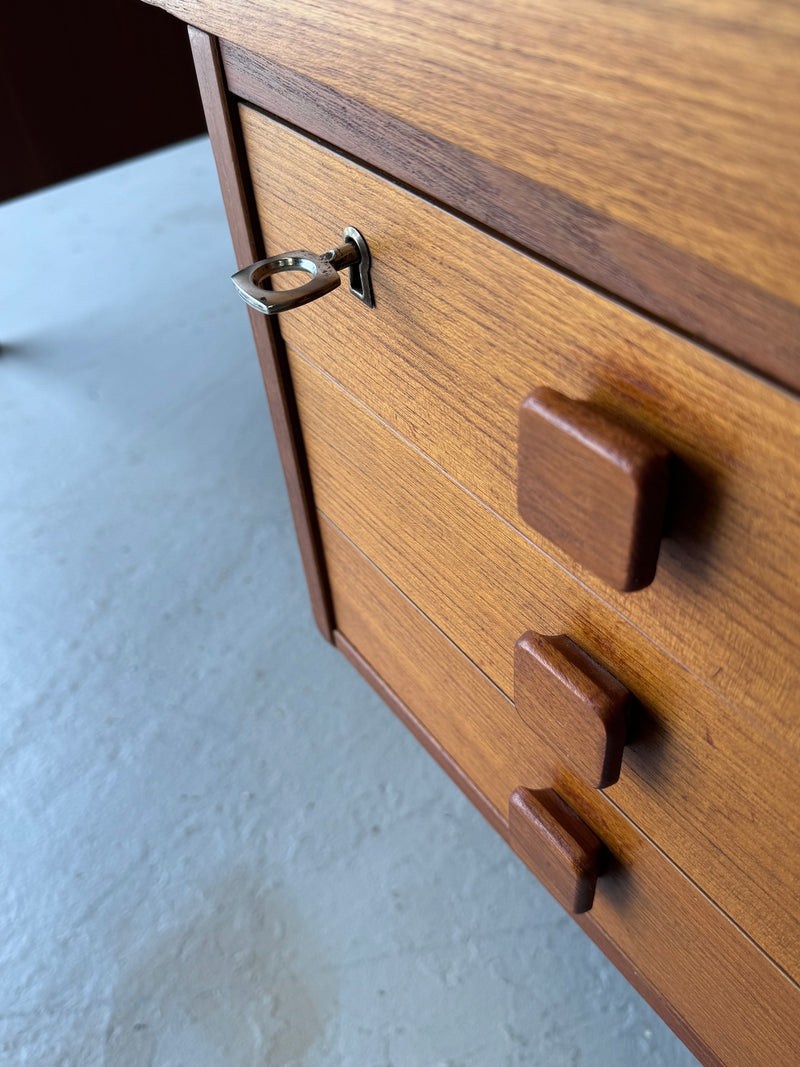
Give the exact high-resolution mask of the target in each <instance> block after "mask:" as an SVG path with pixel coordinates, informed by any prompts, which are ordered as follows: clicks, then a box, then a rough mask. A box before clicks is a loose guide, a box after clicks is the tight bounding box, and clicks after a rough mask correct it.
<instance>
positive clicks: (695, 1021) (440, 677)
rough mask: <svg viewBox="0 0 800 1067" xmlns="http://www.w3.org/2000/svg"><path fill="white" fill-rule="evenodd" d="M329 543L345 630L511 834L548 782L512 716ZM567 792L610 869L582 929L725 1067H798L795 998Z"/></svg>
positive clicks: (349, 550) (682, 886) (730, 928)
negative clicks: (512, 801) (515, 806)
mask: <svg viewBox="0 0 800 1067" xmlns="http://www.w3.org/2000/svg"><path fill="white" fill-rule="evenodd" d="M322 533H323V540H324V545H325V555H326V560H327V564H328V572H329V575H330V578H331V584H332V588H333V598H334V607H335V612H336V619H337V626H338V627H339V628H340V630H341V632H342V633H343V634H344V636H345V637H346V638H348V640H349V641H350V642H351V643H352V644H353V645H354V646H355V648H356V650H357V651H358V652H359V653H360V654H361V655H362V656H363V657H364V658H365V659H366V660H367V662H368V663H369V664H370V665H371V666H372V667H373V668H374V669H375V670H377V671H378V673H379V674H380V675H381V677H382V678H383V679H384V680H385V682H386V683H387V684H388V686H389V687H390V688H391V689H392V690H393V691H394V692H395V694H396V695H397V696H398V697H399V698H400V700H401V701H402V702H403V703H404V704H406V705H407V707H408V708H410V710H411V711H412V712H413V713H414V715H415V716H416V717H417V718H418V719H419V721H420V722H421V723H422V726H423V727H424V728H425V729H426V730H427V731H428V732H429V734H430V735H432V738H433V740H434V742H436V743H438V744H439V745H441V746H442V747H443V748H444V749H445V750H446V751H447V752H448V753H449V754H450V755H451V757H452V758H453V759H454V760H455V762H456V764H457V765H458V766H459V768H460V769H461V770H462V771H463V772H464V773H465V774H466V775H467V776H468V778H469V779H470V781H471V782H472V783H474V785H475V786H476V787H477V788H478V789H479V790H480V791H482V793H483V795H484V798H485V801H486V805H488V808H489V811H488V812H487V814H488V815H489V817H490V818H491V821H492V823H493V824H494V825H495V826H496V827H497V828H499V829H500V831H501V833H502V832H504V831H505V829H506V827H505V813H506V812H507V809H508V799H509V796H510V794H511V793H512V792H513V791H514V790H515V789H517V787H519V786H520V785H522V786H525V785H527V784H529V783H531V782H533V783H536V782H538V781H539V780H540V779H541V777H542V775H545V776H546V775H547V774H548V771H549V769H548V767H547V766H546V765H541V764H540V762H539V756H538V753H537V751H536V749H535V748H534V747H532V746H531V744H530V740H529V737H528V736H526V733H525V730H524V729H523V728H521V724H520V721H519V719H518V717H517V715H516V713H515V711H514V707H513V705H512V704H511V702H510V701H509V700H508V699H507V698H506V697H505V696H504V695H503V694H502V693H501V692H500V690H498V688H497V687H496V686H495V685H494V684H492V682H490V681H489V680H488V679H487V678H486V677H485V676H484V675H483V674H481V673H480V672H479V671H478V670H477V669H476V668H475V667H474V666H473V664H472V663H470V661H469V660H468V659H467V658H466V657H465V656H464V655H463V653H462V652H460V651H459V650H458V649H457V648H456V646H455V645H454V644H453V643H452V642H450V641H449V640H447V638H446V637H445V636H444V635H443V634H442V633H441V631H439V630H437V629H436V627H434V626H433V625H432V624H431V623H430V622H429V621H428V620H427V619H426V618H425V617H424V616H423V615H422V614H421V613H420V612H419V611H418V609H417V608H415V607H414V605H413V604H412V603H411V602H410V601H409V600H408V599H407V598H406V597H405V596H403V595H402V594H401V593H400V592H399V591H398V590H397V588H396V587H395V586H393V585H392V584H391V583H390V582H389V581H388V580H387V579H386V578H385V577H384V576H383V575H382V574H380V572H379V571H377V570H376V568H375V567H374V566H373V565H372V564H371V563H370V562H369V561H368V560H367V559H366V557H365V556H364V555H363V554H362V553H360V552H359V551H358V550H357V549H356V548H355V547H354V546H353V545H352V544H351V543H350V542H349V541H347V540H346V539H345V538H344V537H343V536H342V535H341V533H339V532H338V530H336V529H335V528H334V527H333V526H332V525H331V524H330V523H329V522H327V521H326V520H325V519H323V520H322ZM573 787H574V788H573ZM559 791H560V792H561V794H562V796H564V797H565V799H567V800H568V801H569V803H570V804H571V805H572V807H573V808H574V809H575V810H576V811H577V812H578V813H579V814H580V816H581V817H582V818H583V820H584V821H585V822H587V823H588V824H589V825H590V826H591V827H592V829H593V830H594V831H595V832H596V833H597V834H598V835H599V836H600V837H601V839H602V840H603V842H604V843H605V844H606V845H607V846H608V848H609V849H610V851H611V853H612V856H613V858H614V861H613V863H611V864H610V865H609V868H608V870H607V873H606V874H605V875H601V877H600V878H599V879H598V882H597V890H596V894H595V898H594V903H593V905H592V908H591V911H589V912H588V913H587V914H586V915H583V916H579V917H578V921H579V922H580V924H581V925H582V926H583V927H584V929H586V930H587V932H589V933H590V934H592V933H593V932H594V931H595V929H596V928H597V927H599V928H600V929H601V930H602V931H603V932H604V933H605V934H606V935H608V936H609V937H611V938H612V939H613V941H614V942H615V943H616V945H617V947H618V948H619V949H620V950H621V951H622V952H623V953H624V954H625V955H626V956H627V957H628V959H629V961H630V963H631V964H632V965H633V967H634V968H635V969H636V970H637V971H638V972H639V973H640V974H641V975H643V976H644V978H645V979H646V980H647V981H648V982H649V983H650V984H651V985H652V986H653V987H654V988H655V989H656V990H658V992H659V993H660V995H661V996H662V997H666V998H667V999H668V1000H669V1001H670V1002H671V1003H672V1006H673V1008H674V1010H675V1011H676V1012H677V1014H678V1016H679V1017H681V1018H682V1019H683V1020H684V1021H685V1022H686V1023H687V1024H688V1025H689V1026H690V1027H691V1028H692V1029H694V1030H695V1032H696V1033H697V1034H698V1036H699V1037H700V1038H701V1039H702V1040H703V1041H705V1042H706V1043H707V1044H708V1045H709V1046H710V1047H713V1048H714V1049H715V1051H716V1052H717V1054H718V1055H719V1056H720V1059H721V1061H722V1062H724V1063H726V1064H728V1065H729V1067H733V1065H735V1064H741V1065H742V1067H756V1065H764V1067H773V1065H774V1064H783V1063H786V1064H788V1063H791V1062H794V1057H795V1053H796V1049H797V1048H798V1042H799V1041H800V1028H799V1027H800V991H799V990H798V989H797V987H796V986H795V985H794V984H793V983H791V982H790V981H789V980H788V979H787V978H786V977H785V976H784V975H783V974H782V973H781V972H780V971H779V970H778V968H776V967H775V966H774V964H773V963H771V962H770V961H769V960H768V959H767V957H766V956H765V955H764V954H763V953H762V952H761V951H759V949H757V948H756V947H755V945H753V943H752V942H751V941H750V940H748V939H747V938H745V937H744V936H743V935H742V933H741V932H740V931H739V930H738V929H737V928H736V927H735V926H734V925H733V924H732V923H731V922H730V920H729V919H728V918H726V917H725V915H724V914H723V913H722V912H721V911H720V910H719V908H717V907H715V906H714V904H712V903H711V902H710V901H709V900H708V898H707V897H705V896H704V895H703V894H701V893H699V892H698V891H697V890H696V889H695V887H694V886H693V885H692V884H691V883H690V882H689V881H688V879H687V878H686V877H685V876H684V875H683V874H681V872H680V871H679V870H678V869H677V868H676V867H674V866H673V865H672V864H671V863H669V862H668V861H667V859H666V858H665V857H664V855H663V854H662V853H661V852H659V850H658V849H657V848H655V847H654V846H653V845H652V844H650V842H648V841H647V840H646V839H645V838H643V837H642V835H641V834H640V833H639V832H638V831H637V830H636V829H635V827H634V826H633V825H632V824H631V823H630V822H629V821H628V820H627V819H626V818H625V817H624V816H623V815H622V813H621V812H620V811H619V809H618V808H617V807H616V806H615V805H614V804H613V803H611V802H610V801H609V799H608V798H606V797H605V796H604V795H603V794H602V793H598V792H595V791H592V790H586V789H585V787H584V788H583V789H581V787H580V784H579V783H571V782H569V781H567V780H563V781H561V782H560V783H559ZM492 809H493V810H492ZM754 1020H758V1022H757V1023H756V1024H755V1025H754Z"/></svg>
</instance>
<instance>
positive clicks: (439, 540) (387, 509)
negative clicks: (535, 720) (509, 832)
mask: <svg viewBox="0 0 800 1067" xmlns="http://www.w3.org/2000/svg"><path fill="white" fill-rule="evenodd" d="M290 362H291V369H292V376H293V380H294V384H295V389H296V394H297V399H298V404H299V409H300V415H301V420H302V423H303V432H304V439H305V443H306V448H307V451H308V456H309V462H310V467H311V475H312V481H313V486H314V495H315V499H316V502H317V505H318V507H319V508H320V509H321V511H322V512H323V514H324V515H325V516H326V517H327V518H328V519H329V520H330V521H332V522H333V523H334V524H335V525H336V526H337V527H338V529H339V530H341V531H342V532H343V533H344V534H345V535H346V536H347V537H348V538H349V539H350V540H351V541H352V542H353V543H354V544H356V545H358V546H359V548H361V549H362V550H363V551H364V552H365V554H366V555H367V556H368V557H369V558H370V559H371V560H372V561H373V562H374V563H375V565H376V566H377V567H379V569H380V570H381V571H382V572H383V573H384V574H385V575H386V576H387V577H388V578H389V579H390V580H391V581H392V582H393V583H394V584H395V585H397V586H398V587H399V588H400V589H402V590H403V591H404V593H406V594H407V595H408V596H409V597H410V598H411V600H412V601H413V602H414V603H415V604H416V605H417V606H418V607H419V608H420V609H421V610H422V611H423V612H424V613H425V614H426V615H427V616H428V617H429V618H430V619H431V620H432V621H433V622H434V623H435V624H436V625H437V626H438V627H439V628H440V629H441V630H443V631H444V632H445V633H446V634H447V635H448V636H449V637H450V638H451V639H452V640H453V641H454V642H455V644H456V645H457V646H458V647H459V648H460V649H462V650H463V651H464V653H465V654H466V655H467V656H469V658H470V659H471V660H472V661H473V662H474V663H475V664H476V665H477V666H478V667H479V668H480V670H481V671H483V672H484V673H485V674H486V675H487V676H488V677H489V678H491V679H492V680H493V682H495V683H496V684H497V685H498V686H499V688H500V689H501V690H502V691H503V692H504V693H505V694H506V695H508V696H509V697H510V696H512V695H513V668H514V646H515V642H516V640H517V638H518V637H519V636H520V635H521V634H523V633H524V632H525V631H527V630H535V631H536V632H538V633H543V634H566V635H568V636H569V637H570V638H572V639H573V640H574V641H575V642H577V643H578V644H579V645H580V646H581V647H582V648H583V649H584V650H585V651H587V652H588V653H589V654H590V655H591V656H593V657H594V658H595V659H596V660H598V661H600V662H601V663H603V665H604V666H606V667H607V668H608V669H609V670H610V671H611V672H612V673H613V674H615V675H616V676H617V677H618V678H619V680H620V681H622V682H623V684H624V685H626V686H627V687H628V689H630V690H631V692H632V693H633V694H634V696H635V697H637V698H638V700H639V701H640V702H641V704H642V706H643V712H642V714H641V715H640V720H641V721H640V728H639V737H638V739H637V740H636V741H635V742H634V743H632V744H630V745H628V746H627V747H626V749H625V755H624V759H623V765H622V775H621V777H620V780H619V782H618V783H617V784H616V785H614V786H612V787H611V788H609V789H608V790H607V795H608V796H609V797H610V798H611V799H612V800H613V802H614V803H615V804H617V805H618V806H619V807H620V808H621V809H622V810H624V811H625V812H626V813H627V814H628V815H629V816H630V817H631V819H632V820H633V821H634V822H635V823H636V824H637V825H638V826H639V827H640V828H641V829H642V830H643V831H644V833H646V834H647V835H648V836H649V837H650V838H651V839H652V840H653V841H655V843H656V844H657V845H658V846H659V847H660V848H662V849H664V851H665V852H666V853H667V854H668V855H669V856H670V857H671V858H672V859H673V861H674V862H675V863H677V864H678V866H679V867H681V869H682V870H684V871H685V872H686V874H687V875H689V877H690V878H692V879H693V880H694V881H695V882H697V884H698V885H700V886H701V887H702V888H703V889H704V890H705V891H706V892H708V893H709V894H710V896H712V898H713V899H714V900H716V901H717V902H718V903H719V904H720V906H721V907H722V908H723V909H724V910H725V911H726V912H727V913H728V914H729V915H730V916H731V918H733V919H734V921H735V922H737V923H738V924H739V925H740V926H741V927H742V928H743V929H745V930H746V931H747V932H748V933H749V934H750V935H751V936H753V938H754V939H755V940H756V941H757V942H758V943H759V944H760V945H762V947H764V949H765V950H766V951H767V952H768V953H769V954H770V955H771V956H772V957H773V959H775V960H776V961H777V962H779V963H780V964H781V965H782V966H783V967H785V968H786V969H787V971H788V972H789V973H790V974H792V975H794V976H800V962H799V958H800V952H799V951H798V946H799V945H800V938H799V934H800V925H799V924H798V901H797V894H796V886H797V884H798V879H799V878H800V860H799V859H798V854H797V849H796V848H794V846H793V845H792V844H791V843H792V842H793V841H795V840H796V839H797V835H798V832H800V825H799V824H798V812H800V787H799V786H798V781H797V775H796V773H795V768H796V761H795V759H794V757H793V756H792V755H791V753H789V752H787V749H786V747H785V746H784V744H783V742H782V738H781V736H780V735H779V734H778V733H777V732H775V731H769V730H766V729H764V728H762V727H761V726H759V725H758V724H757V723H755V722H753V721H752V720H751V719H749V718H748V717H746V716H743V715H740V714H737V713H736V712H735V711H734V709H733V708H731V706H730V705H728V704H726V703H725V702H724V701H723V700H721V699H720V698H719V697H718V696H717V695H716V694H715V693H714V692H713V691H712V690H711V689H709V688H708V687H707V686H703V685H701V684H700V683H699V682H698V681H697V679H696V678H694V677H693V676H692V675H691V674H690V673H689V672H688V671H686V670H685V668H682V667H681V666H680V665H679V664H677V663H676V661H675V660H674V659H671V658H670V657H669V656H666V655H665V654H664V653H663V652H662V651H660V650H659V649H657V648H656V647H655V646H654V645H653V644H652V643H650V642H649V641H647V639H646V638H645V637H644V636H643V634H642V633H641V632H640V631H639V630H637V629H635V628H634V627H632V626H630V625H629V624H628V623H627V622H625V620H623V619H622V618H621V617H620V616H619V615H618V614H616V613H615V612H614V611H612V610H611V609H610V608H609V607H608V605H607V604H605V603H604V602H603V601H602V600H600V599H599V598H597V597H596V596H594V595H593V594H592V593H591V592H590V591H589V590H588V589H587V588H586V587H585V586H584V585H582V584H581V583H579V582H577V581H576V580H575V579H573V578H572V577H570V575H568V574H567V573H566V572H565V571H563V570H562V569H561V568H559V567H558V566H557V565H556V564H555V563H554V562H553V561H552V560H551V559H550V558H549V557H548V556H547V555H546V554H545V553H543V552H541V551H539V550H538V549H537V548H535V546H533V545H531V544H530V542H528V541H526V540H525V539H524V538H522V537H521V536H520V535H519V534H518V533H517V532H516V531H514V530H513V529H512V528H511V527H510V526H509V525H508V524H507V523H505V522H504V521H503V520H502V519H501V518H500V517H499V516H498V515H496V514H494V513H493V512H491V511H489V510H488V509H487V508H485V507H484V506H483V505H482V504H481V503H480V502H479V501H478V500H476V499H475V498H474V497H472V496H470V495H469V494H467V493H465V492H464V491H463V489H462V488H461V487H460V486H459V485H457V484H456V483H455V482H453V480H452V479H450V478H449V477H448V476H447V475H446V474H445V473H444V472H442V471H441V470H440V469H438V468H437V467H435V466H434V465H432V464H431V463H430V462H429V461H428V460H427V459H425V457H423V456H422V455H421V454H420V453H419V452H417V451H416V450H415V449H413V448H412V447H411V446H410V445H409V444H408V443H407V442H405V441H403V440H402V439H401V438H400V437H398V436H397V435H396V434H394V433H393V432H392V431H391V430H389V429H388V428H387V427H386V426H385V425H384V424H383V423H381V422H380V421H379V420H378V419H377V418H375V417H374V416H373V415H372V414H371V413H370V412H368V411H367V410H366V409H365V408H364V407H363V406H362V405H360V404H358V403H357V402H356V401H355V400H353V399H352V398H350V397H348V396H347V394H345V393H344V392H343V391H342V390H340V389H339V388H338V387H337V386H335V384H334V383H332V382H331V380H330V379H329V378H327V377H326V376H325V375H324V374H322V373H321V372H320V371H319V370H317V369H316V368H314V367H313V366H312V365H311V364H309V363H308V362H307V361H306V360H304V359H303V358H301V357H299V356H298V355H296V354H295V353H293V352H290ZM541 760H548V761H549V763H550V766H551V770H550V772H549V773H550V774H556V775H561V774H562V773H563V768H562V766H561V763H560V761H559V760H557V759H555V758H554V756H553V755H552V754H545V753H544V751H543V754H542V756H541ZM533 784H534V785H536V786H538V785H540V784H541V785H545V786H546V785H548V784H550V783H549V782H543V783H538V782H537V783H533Z"/></svg>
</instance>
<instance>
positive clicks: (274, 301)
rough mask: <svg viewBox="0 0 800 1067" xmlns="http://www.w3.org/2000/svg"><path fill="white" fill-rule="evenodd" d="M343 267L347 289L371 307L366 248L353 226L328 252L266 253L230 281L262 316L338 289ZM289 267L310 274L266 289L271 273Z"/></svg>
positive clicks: (365, 243)
mask: <svg viewBox="0 0 800 1067" xmlns="http://www.w3.org/2000/svg"><path fill="white" fill-rule="evenodd" d="M346 267H347V268H348V269H349V271H350V279H349V280H350V292H351V293H353V295H354V296H357V297H358V299H359V300H361V301H362V302H363V303H364V304H366V305H367V307H370V308H371V307H374V306H375V300H374V297H373V295H372V284H371V282H370V276H369V267H370V256H369V248H368V247H367V242H366V241H365V240H364V238H363V237H362V236H361V234H360V233H359V232H358V230H356V229H355V228H354V227H353V226H346V227H345V230H344V234H343V244H341V245H339V247H338V248H332V249H331V250H330V252H324V253H323V254H322V255H321V256H317V255H315V254H314V253H313V252H284V253H283V254H282V255H279V256H269V257H268V258H267V259H260V260H259V261H258V263H252V264H251V265H250V266H249V267H245V268H244V269H243V270H240V271H237V272H236V274H234V275H233V277H232V278H231V281H232V282H233V284H234V285H235V286H236V291H237V292H238V294H239V296H240V297H241V298H242V300H244V301H245V303H246V304H249V306H250V307H251V308H254V309H255V310H256V311H260V312H261V313H262V315H279V314H280V313H281V312H282V311H289V310H290V309H291V308H297V307H302V305H303V304H308V303H309V301H311V300H316V299H317V297H320V296H325V294H326V293H330V292H332V291H333V290H334V289H338V287H339V285H340V284H341V281H340V278H339V271H340V270H344V269H345V268H346ZM288 270H293V271H302V272H303V273H305V274H309V275H310V278H309V279H308V281H307V282H304V283H303V284H302V285H298V286H296V287H295V288H294V289H280V290H278V289H269V288H267V285H266V283H267V282H268V281H269V279H270V278H271V277H272V276H273V274H282V273H283V272H284V271H288Z"/></svg>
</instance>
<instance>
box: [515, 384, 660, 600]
mask: <svg viewBox="0 0 800 1067" xmlns="http://www.w3.org/2000/svg"><path fill="white" fill-rule="evenodd" d="M668 461H669V451H668V450H667V448H665V447H664V445H662V444H661V443H660V442H659V441H656V440H655V439H654V438H651V437H650V436H649V435H648V434H646V433H645V432H643V431H641V430H638V429H633V428H631V427H629V426H623V425H620V424H619V423H617V422H616V421H615V420H614V419H612V418H610V417H609V416H608V415H607V414H606V413H605V412H603V411H602V410H601V409H600V408H598V407H595V405H593V404H590V403H588V402H586V401H583V400H571V399H569V398H568V397H566V396H562V395H561V393H558V392H556V391H555V390H554V389H547V388H544V387H542V388H540V389H535V390H534V391H533V392H532V393H531V394H530V396H528V397H526V399H525V400H524V401H523V403H522V407H521V409H520V417H519V440H518V455H517V507H518V509H519V513H520V515H521V516H522V518H523V519H524V520H525V522H527V523H529V524H530V525H531V526H533V527H534V529H536V530H538V531H539V533H541V534H543V535H544V536H545V537H546V538H547V539H548V540H550V541H552V542H554V543H555V544H556V545H558V546H559V547H561V548H563V549H564V550H565V551H566V552H568V553H569V555H570V556H572V558H573V559H575V560H576V561H577V562H578V563H580V564H581V565H582V566H584V567H586V568H587V570H589V571H591V572H592V573H594V574H596V575H597V576H598V577H599V578H602V579H603V581H605V582H607V583H608V584H609V585H611V586H613V587H614V588H615V589H620V590H622V591H623V592H628V591H632V590H634V589H643V588H644V587H645V586H646V585H649V584H650V582H652V580H653V578H654V576H655V572H656V564H657V563H658V552H659V548H660V546H661V534H662V528H663V524H664V507H665V504H666V498H667V474H668Z"/></svg>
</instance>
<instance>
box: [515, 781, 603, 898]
mask: <svg viewBox="0 0 800 1067" xmlns="http://www.w3.org/2000/svg"><path fill="white" fill-rule="evenodd" d="M508 830H509V840H510V844H511V847H512V848H513V849H514V851H515V852H516V853H517V855H518V856H519V857H520V859H521V860H522V861H523V862H524V863H525V864H526V865H527V867H528V868H529V869H530V870H531V871H532V872H533V873H534V874H535V875H536V877H537V878H538V879H539V881H540V882H541V883H542V885H543V886H544V887H545V889H547V890H549V891H550V892H551V893H552V894H553V896H554V897H555V898H556V900H557V901H558V902H559V904H561V905H562V907H564V908H566V910H567V911H568V912H570V913H571V914H572V915H580V914H582V913H583V912H586V911H589V909H590V908H591V906H592V904H593V903H594V892H595V886H596V885H597V877H598V874H599V873H600V861H601V857H602V852H603V843H602V842H601V841H600V839H599V838H598V837H597V836H596V835H595V833H594V832H593V831H592V830H590V829H589V827H588V826H587V825H586V823H585V822H583V820H582V819H581V818H580V817H579V816H578V815H576V814H575V812H574V811H573V810H572V808H571V807H570V806H569V804H567V803H566V801H564V800H562V799H561V797H560V796H559V795H558V793H556V791H555V790H554V789H521V788H520V789H515V790H514V792H513V793H512V794H511V798H510V800H509V802H508Z"/></svg>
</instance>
